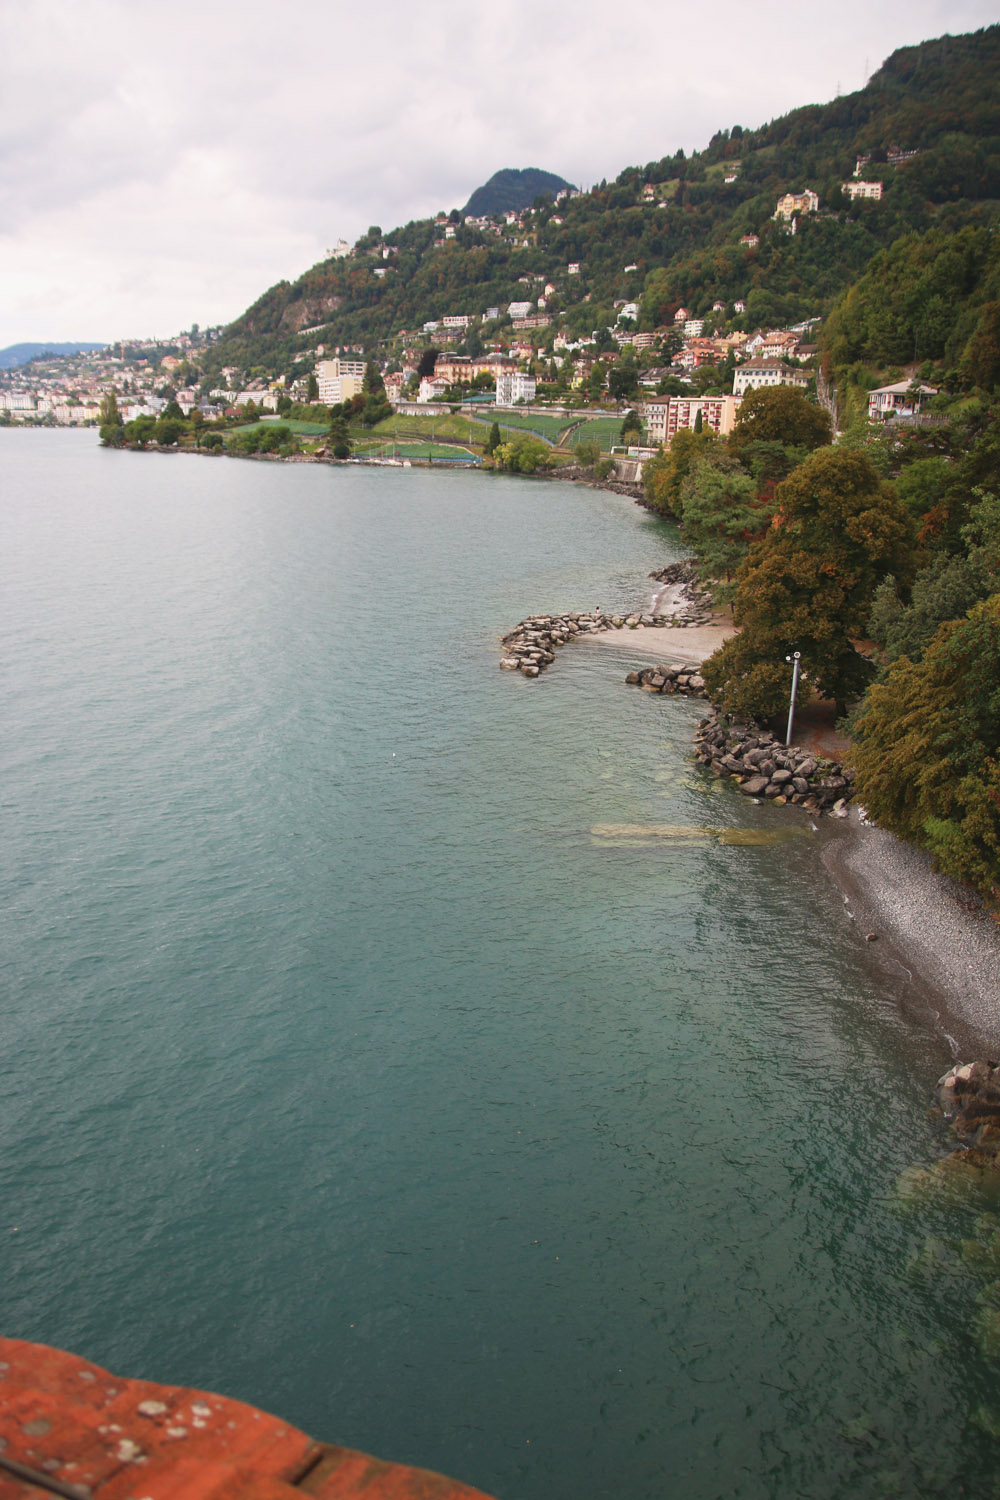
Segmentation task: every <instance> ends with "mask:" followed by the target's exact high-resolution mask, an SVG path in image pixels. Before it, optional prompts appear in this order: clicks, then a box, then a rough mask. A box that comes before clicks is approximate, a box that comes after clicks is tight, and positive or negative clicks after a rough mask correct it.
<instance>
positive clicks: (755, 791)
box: [740, 776, 767, 797]
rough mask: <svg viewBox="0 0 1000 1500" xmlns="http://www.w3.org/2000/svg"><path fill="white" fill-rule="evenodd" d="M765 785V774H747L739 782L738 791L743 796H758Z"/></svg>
mask: <svg viewBox="0 0 1000 1500" xmlns="http://www.w3.org/2000/svg"><path fill="white" fill-rule="evenodd" d="M766 786H767V777H766V776H748V777H747V779H746V781H741V782H740V793H741V795H742V796H744V797H759V796H760V795H761V793H762V792H763V791H764V789H765V787H766Z"/></svg>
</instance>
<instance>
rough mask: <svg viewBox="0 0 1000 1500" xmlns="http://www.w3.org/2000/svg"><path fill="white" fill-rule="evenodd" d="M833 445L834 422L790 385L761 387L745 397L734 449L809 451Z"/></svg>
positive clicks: (737, 421)
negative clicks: (757, 446)
mask: <svg viewBox="0 0 1000 1500" xmlns="http://www.w3.org/2000/svg"><path fill="white" fill-rule="evenodd" d="M829 441H830V418H829V416H828V415H827V413H826V412H825V411H823V410H822V409H821V408H820V407H818V406H815V405H814V404H813V403H812V402H811V401H807V400H806V398H805V396H803V395H802V393H801V391H796V390H794V389H793V388H792V387H791V386H790V385H773V386H758V387H757V389H756V390H752V391H747V393H746V395H745V396H744V397H743V401H742V403H741V405H740V409H739V411H738V412H737V413H736V421H735V423H734V426H733V435H732V442H733V447H734V448H735V449H736V450H737V452H739V450H740V449H742V448H744V447H749V445H750V444H752V443H781V444H782V445H784V446H785V447H799V448H804V449H806V450H807V451H812V449H814V448H821V447H823V445H824V444H826V443H828V442H829Z"/></svg>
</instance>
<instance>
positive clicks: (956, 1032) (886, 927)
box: [586, 616, 1000, 1061]
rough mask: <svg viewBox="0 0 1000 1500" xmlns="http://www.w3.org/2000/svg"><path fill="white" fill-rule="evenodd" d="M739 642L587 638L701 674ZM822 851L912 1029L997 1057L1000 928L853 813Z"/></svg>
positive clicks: (712, 635)
mask: <svg viewBox="0 0 1000 1500" xmlns="http://www.w3.org/2000/svg"><path fill="white" fill-rule="evenodd" d="M734 633H735V631H734V627H733V625H732V622H731V620H730V621H727V620H726V619H725V617H720V616H714V617H713V620H712V623H711V624H710V625H701V626H695V627H691V626H688V627H683V626H682V627H677V628H671V627H669V626H666V627H663V626H648V625H639V626H637V627H635V628H634V629H629V630H620V631H614V632H612V633H610V634H604V635H597V634H595V635H592V636H587V637H586V639H587V640H590V641H593V642H595V643H596V644H597V645H598V646H600V647H603V648H606V647H608V646H613V647H615V648H616V649H618V650H619V651H621V652H627V651H630V652H634V653H636V654H638V655H640V656H642V657H643V658H645V659H646V660H648V659H649V658H651V657H658V658H659V659H660V660H661V661H663V662H667V661H670V660H675V661H684V662H685V663H686V664H689V665H694V666H699V665H700V664H701V663H702V662H703V661H704V660H705V658H706V657H708V656H710V655H711V654H712V652H713V651H714V650H715V649H716V647H717V646H719V645H721V643H722V641H724V640H726V639H728V638H729V636H731V635H733V634H734ZM821 822H822V824H823V825H824V827H823V836H822V841H821V846H820V848H819V850H818V853H819V857H820V860H821V862H822V865H823V869H824V871H825V873H826V876H827V878H828V879H829V881H830V885H831V897H832V898H833V899H836V898H835V896H834V892H836V893H837V894H839V897H840V903H841V910H842V913H843V917H844V919H845V920H846V921H847V922H849V923H851V924H852V925H853V926H854V929H855V931H856V933H857V941H858V942H859V943H863V944H865V945H866V949H867V957H868V958H869V959H870V960H872V961H873V962H874V963H875V965H876V967H877V968H878V969H880V970H881V971H882V974H883V976H884V977H885V978H886V979H888V980H889V982H890V987H892V988H894V989H895V991H896V1003H897V1005H898V1006H899V1008H900V1011H901V1012H902V1013H903V1015H904V1016H909V1017H910V1019H911V1020H912V1021H913V1022H918V1021H919V1022H920V1023H922V1024H925V1025H926V1024H930V1025H931V1026H932V1027H933V1029H934V1031H935V1032H936V1033H937V1034H938V1035H939V1036H940V1037H941V1038H942V1039H943V1040H944V1041H945V1043H946V1044H947V1046H948V1047H949V1049H950V1051H951V1053H952V1055H953V1057H954V1058H955V1060H956V1061H957V1060H959V1059H960V1058H963V1057H966V1058H969V1057H991V1056H996V1055H998V1054H1000V923H997V922H996V921H994V920H993V919H992V918H991V916H990V915H989V913H988V912H987V911H986V910H985V908H984V906H983V904H982V902H981V901H980V900H979V898H978V897H977V896H976V895H975V893H974V892H972V891H971V890H969V889H968V888H967V887H965V886H962V885H959V883H958V882H957V881H955V880H952V879H950V878H949V877H948V876H945V875H939V874H937V873H936V872H935V871H934V869H933V867H932V862H931V858H930V856H929V855H928V854H926V853H925V852H924V851H923V850H920V849H917V848H915V847H914V846H913V845H912V844H907V843H905V842H904V841H903V840H901V839H898V838H896V836H895V835H894V834H892V833H890V832H888V830H886V829H884V828H879V827H878V826H877V825H875V824H873V823H869V822H868V821H867V820H866V819H865V817H864V812H863V809H861V808H859V807H858V806H857V804H853V805H852V806H850V808H849V809H848V811H847V816H846V817H844V818H840V819H826V818H824V819H822V820H821Z"/></svg>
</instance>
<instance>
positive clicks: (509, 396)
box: [496, 370, 535, 406]
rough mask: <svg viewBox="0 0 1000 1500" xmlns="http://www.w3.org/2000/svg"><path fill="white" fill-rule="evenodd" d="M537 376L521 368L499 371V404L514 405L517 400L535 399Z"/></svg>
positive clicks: (497, 398) (497, 399)
mask: <svg viewBox="0 0 1000 1500" xmlns="http://www.w3.org/2000/svg"><path fill="white" fill-rule="evenodd" d="M534 399H535V377H534V375H525V374H523V373H522V372H521V371H520V370H498V371H497V397H496V401H497V406H513V405H514V403H515V401H534Z"/></svg>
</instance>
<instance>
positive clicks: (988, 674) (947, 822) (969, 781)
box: [853, 595, 1000, 907]
mask: <svg viewBox="0 0 1000 1500" xmlns="http://www.w3.org/2000/svg"><path fill="white" fill-rule="evenodd" d="M856 733H857V735H858V741H857V743H856V745H855V749H854V757H853V759H854V767H855V773H856V782H855V787H856V791H857V793H858V796H859V797H861V798H862V800H863V801H864V804H865V807H866V808H867V809H868V811H869V812H870V814H871V815H872V816H873V817H874V818H875V820H876V821H877V822H878V823H881V824H882V825H883V826H884V827H886V828H888V829H890V830H891V831H892V832H893V833H896V834H898V835H899V836H900V837H902V838H905V839H908V840H909V841H910V842H911V843H914V844H917V845H918V846H919V847H921V848H924V849H927V850H928V851H929V852H930V853H931V854H932V855H933V857H934V860H935V862H936V864H937V867H938V868H939V869H940V870H942V871H944V873H945V874H947V875H952V876H954V877H955V878H956V879H957V880H962V881H966V882H968V883H969V884H970V885H972V886H974V887H975V888H976V889H977V890H978V891H980V892H981V894H982V895H983V896H985V897H986V899H987V900H988V901H989V902H990V903H991V904H992V905H993V906H994V907H997V906H1000V760H998V758H997V747H998V745H1000V595H993V596H992V597H991V598H989V599H987V600H984V601H983V602H982V603H981V604H978V605H976V607H975V609H973V610H972V611H971V613H970V614H969V615H968V616H967V617H966V618H965V619H964V620H953V621H950V622H948V623H946V624H944V625H942V626H941V627H940V629H939V630H938V632H937V633H936V635H935V636H934V639H933V641H932V642H931V644H930V646H929V647H928V649H927V652H926V654H925V656H924V658H923V660H922V661H920V662H912V661H910V659H909V658H908V657H906V656H903V657H901V658H900V659H899V661H897V662H896V663H895V664H894V665H893V666H892V667H891V668H890V670H889V674H888V677H887V678H886V681H885V682H884V683H881V684H877V685H876V686H874V687H872V688H871V689H870V690H869V693H868V696H867V698H866V700H865V704H864V707H863V710H862V712H861V714H860V715H859V716H858V719H857V722H856Z"/></svg>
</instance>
